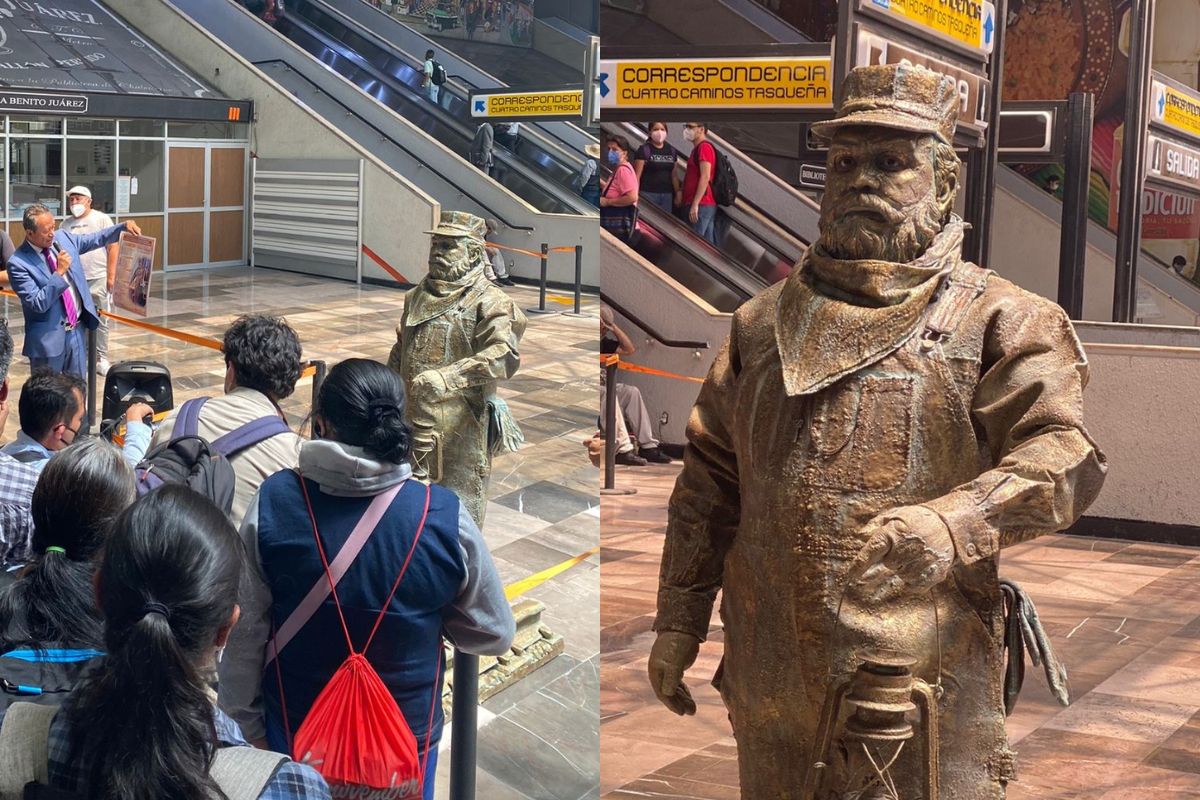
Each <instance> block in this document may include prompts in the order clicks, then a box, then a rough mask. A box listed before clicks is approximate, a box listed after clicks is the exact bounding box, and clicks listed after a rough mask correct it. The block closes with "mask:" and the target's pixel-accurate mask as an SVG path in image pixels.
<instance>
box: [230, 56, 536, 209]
mask: <svg viewBox="0 0 1200 800" xmlns="http://www.w3.org/2000/svg"><path fill="white" fill-rule="evenodd" d="M250 63H251V64H253V65H254V66H256V67H261V66H263V65H266V64H280V65H282V66H283V67H286V68H287V70H288V71H289V72H291V73H293V74H295V75H297V76H298V77H300V78H301V79H302V80H304V82H305V83H307V84H308V85H310V86H312V87H313V88H314V89H316V90H317V91H319V92H321V93H322V94H323V95H325V96H326V97H328V98H329V99H330V100H332V101H333V102H334V103H336V104H337V105H339V106H341V107H342V108H343V109H345V111H346V112H347V113H349V114H352V115H353V116H354V117H355V118H357V119H358V121H359V122H361V123H362V124H364V125H366V126H367V127H368V128H370V129H371V130H373V131H375V133H377V134H379V136H380V137H381V138H383V139H384V140H385V141H387V142H390V143H391V144H392V145H394V146H395V147H397V148H399V149H400V150H402V151H403V152H405V153H407V154H408V155H409V156H410V157H412V158H414V159H416V160H417V162H418V163H420V164H422V165H424V167H425V169H427V170H428V171H430V172H432V173H433V174H434V175H436V176H437V177H439V178H441V179H442V180H443V181H445V182H446V183H448V184H449V185H450V186H452V187H454V188H455V189H456V190H458V191H459V192H461V193H462V194H463V195H464V196H466V197H470V198H471V199H472V200H473V201H474V202H476V203H478V204H479V205H480V206H482V207H483V208H484V209H486V210H487V213H488V215H489V216H491V217H494V218H495V219H497V220H498V221H499V222H500V223H501V224H502V225H504V227H506V228H508V229H509V230H514V231H529V232H532V231H533V230H534V228H533V227H531V226H529V225H513V224H512V223H510V222H509V221H508V220H507V219H505V218H504V215H502V214H500V213H499V212H497V211H495V210H494V209H493V208H492V207H491V206H489V205H488V204H487V203H485V202H483V201H482V200H479V199H478V198H476V197H475V196H474V195H473V194H471V193H470V192H468V191H466V190H464V189H463V188H462V187H460V186H459V185H458V184H457V183H455V182H454V181H453V180H451V179H450V178H448V177H446V175H444V174H443V173H442V172H440V171H438V170H437V169H435V168H434V167H432V166H430V165H429V164H425V162H424V161H422V160H421V159H420V158H418V157H417V156H416V155H415V154H414V153H413V152H412V151H411V150H409V149H408V148H407V147H405V146H404V145H402V144H401V143H400V142H398V141H397V140H396V139H395V137H393V136H391V135H390V134H388V133H385V132H384V131H383V130H381V129H380V128H379V127H377V126H376V125H375V124H374V123H372V122H369V121H368V120H365V119H363V118H362V117H361V116H359V115H358V114H355V113H354V111H353V109H351V108H350V107H349V106H348V105H346V104H345V103H343V102H342V101H341V100H339V99H338V98H337V97H336V96H335V95H333V94H331V93H329V92H327V91H325V90H324V89H322V88H321V86H320V85H319V84H317V82H316V81H314V80H313V79H312V78H310V77H308V76H307V75H305V74H304V73H303V72H301V71H299V70H298V69H295V68H294V67H293V66H292V65H291V64H289V63H288V62H287V61H286V60H285V59H282V58H267V59H264V60H262V61H252V62H250ZM335 74H336V73H335ZM339 77H341V76H339Z"/></svg>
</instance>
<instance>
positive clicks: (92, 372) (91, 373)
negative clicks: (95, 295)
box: [87, 329, 96, 433]
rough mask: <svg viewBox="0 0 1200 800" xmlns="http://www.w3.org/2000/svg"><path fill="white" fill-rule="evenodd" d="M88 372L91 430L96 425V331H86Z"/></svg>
mask: <svg viewBox="0 0 1200 800" xmlns="http://www.w3.org/2000/svg"><path fill="white" fill-rule="evenodd" d="M87 350H88V372H87V387H88V397H87V431H88V433H91V432H92V429H93V428H95V427H96V331H95V330H93V329H89V330H88V332H87Z"/></svg>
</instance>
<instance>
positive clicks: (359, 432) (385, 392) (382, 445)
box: [313, 358, 412, 464]
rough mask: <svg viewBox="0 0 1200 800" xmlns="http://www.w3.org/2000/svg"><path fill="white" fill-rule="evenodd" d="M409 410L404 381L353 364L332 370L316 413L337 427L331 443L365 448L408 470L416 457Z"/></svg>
mask: <svg viewBox="0 0 1200 800" xmlns="http://www.w3.org/2000/svg"><path fill="white" fill-rule="evenodd" d="M405 405H406V403H405V397H404V384H403V383H402V382H401V380H400V376H399V375H397V374H396V373H395V372H394V371H392V370H391V369H390V368H388V367H385V366H384V365H383V364H380V363H379V362H378V361H371V360H369V359H366V358H348V359H346V360H345V361H343V362H342V363H340V364H338V365H337V366H335V367H334V368H333V369H331V370H329V375H328V376H327V377H326V378H325V382H324V383H322V384H321V391H320V392H319V393H318V394H317V404H316V407H315V408H314V409H313V413H314V415H319V416H320V417H321V418H322V419H323V420H325V422H326V423H328V424H329V425H330V426H332V428H333V431H332V434H331V437H330V438H333V439H335V440H336V441H339V442H344V443H345V444H350V445H356V446H358V447H361V448H363V449H364V450H366V451H367V455H369V456H371V457H372V458H377V459H379V460H380V461H390V462H392V463H393V464H403V463H405V462H406V461H408V457H409V454H410V452H411V451H412V431H411V430H410V429H409V427H408V424H407V423H405V421H404V410H405Z"/></svg>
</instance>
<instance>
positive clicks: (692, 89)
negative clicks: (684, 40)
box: [600, 56, 833, 110]
mask: <svg viewBox="0 0 1200 800" xmlns="http://www.w3.org/2000/svg"><path fill="white" fill-rule="evenodd" d="M832 74H833V64H832V60H831V59H830V58H829V56H784V57H771V58H753V57H751V58H662V59H619V60H618V59H601V61H600V106H601V108H639V107H642V108H661V107H663V106H680V107H690V108H695V109H714V110H739V109H740V110H747V109H771V108H781V107H787V108H805V109H813V110H818V109H831V108H833V87H832V82H831V76H832Z"/></svg>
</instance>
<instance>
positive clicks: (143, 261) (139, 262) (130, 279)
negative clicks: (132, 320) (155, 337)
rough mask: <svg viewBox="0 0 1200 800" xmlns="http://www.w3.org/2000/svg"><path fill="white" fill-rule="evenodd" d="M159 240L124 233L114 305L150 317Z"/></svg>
mask: <svg viewBox="0 0 1200 800" xmlns="http://www.w3.org/2000/svg"><path fill="white" fill-rule="evenodd" d="M157 244H158V241H157V240H156V239H152V238H151V237H149V236H134V235H133V234H132V233H128V232H126V233H122V234H121V246H120V249H119V250H118V251H117V276H116V280H114V281H113V290H112V298H113V305H114V306H116V307H117V308H123V309H125V310H126V311H132V312H133V313H135V314H137V315H138V316H139V317H144V316H146V301H147V298H149V296H150V276H151V275H152V274H153V272H154V248H155V246H156V245H157Z"/></svg>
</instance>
